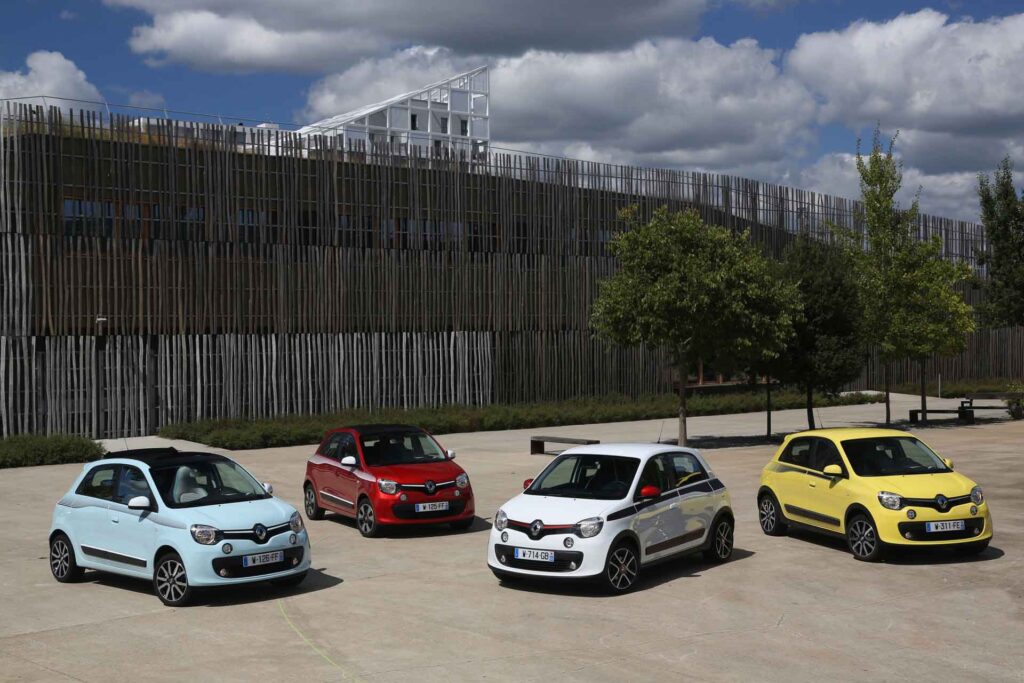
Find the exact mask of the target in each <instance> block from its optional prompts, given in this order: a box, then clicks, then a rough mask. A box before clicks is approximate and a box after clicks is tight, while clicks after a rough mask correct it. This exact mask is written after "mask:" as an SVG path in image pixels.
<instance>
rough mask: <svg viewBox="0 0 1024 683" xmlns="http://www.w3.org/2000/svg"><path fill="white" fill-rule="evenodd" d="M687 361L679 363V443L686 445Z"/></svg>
mask: <svg viewBox="0 0 1024 683" xmlns="http://www.w3.org/2000/svg"><path fill="white" fill-rule="evenodd" d="M686 375H687V372H686V363H685V362H680V364H679V441H678V443H679V445H680V446H685V445H686V380H687V376H686Z"/></svg>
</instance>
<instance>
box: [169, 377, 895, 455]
mask: <svg viewBox="0 0 1024 683" xmlns="http://www.w3.org/2000/svg"><path fill="white" fill-rule="evenodd" d="M879 400H881V398H880V397H879V396H877V395H874V394H846V395H842V396H834V397H829V396H817V397H815V405H816V406H819V407H824V406H830V405H854V404H860V403H873V402H877V401H879ZM677 401H678V399H677V398H676V396H675V395H673V394H659V395H655V396H643V397H640V398H630V397H626V396H616V395H613V396H605V397H602V398H590V399H575V400H570V401H559V402H549V403H523V404H516V405H493V406H479V407H477V406H438V407H434V408H414V409H411V410H401V409H396V408H389V409H383V410H378V411H370V410H346V411H342V412H339V413H332V414H323V415H285V416H282V417H278V418H272V419H261V420H203V421H200V422H184V423H179V424H172V425H167V426H166V427H164V428H162V429H161V430H160V436H163V437H166V438H170V439H184V440H186V441H194V442H197V443H203V444H206V445H208V446H214V447H217V448H227V449H229V450H247V449H254V448H270V447H274V446H299V445H308V444H314V443H319V441H320V440H321V438H322V437H323V434H324V432H325V431H327V430H328V429H331V428H333V427H340V426H344V425H346V424H360V423H368V422H395V423H404V424H414V425H419V426H420V427H423V428H424V429H426V430H427V431H430V432H433V433H435V434H454V433H458V432H477V431H499V430H505V429H533V428H539V427H552V426H557V425H572V424H596V423H602V422H630V421H635V420H653V419H662V418H666V419H667V418H672V417H675V416H676V415H677V414H678V404H677ZM687 405H688V408H689V414H690V415H691V416H698V415H728V414H735V413H748V412H757V411H761V410H764V409H765V395H764V392H763V391H746V392H741V393H737V392H729V393H704V394H698V395H696V396H692V397H691V398H690V399H689V400H688V402H687ZM772 406H773V408H774V409H776V410H784V409H787V408H802V407H803V406H804V396H803V394H802V393H801V392H798V391H791V390H783V391H777V392H775V393H774V394H773V395H772Z"/></svg>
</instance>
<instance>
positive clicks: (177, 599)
mask: <svg viewBox="0 0 1024 683" xmlns="http://www.w3.org/2000/svg"><path fill="white" fill-rule="evenodd" d="M153 590H155V591H156V596H157V597H158V598H160V602H162V603H164V604H165V605H167V606H168V607H183V606H184V605H187V604H188V603H189V601H190V600H191V599H192V595H193V588H192V586H191V585H189V582H188V574H187V573H186V571H185V563H184V562H183V561H182V559H181V557H180V556H179V555H178V553H173V552H171V553H164V554H163V555H161V556H160V557H158V558H157V560H156V566H155V567H153Z"/></svg>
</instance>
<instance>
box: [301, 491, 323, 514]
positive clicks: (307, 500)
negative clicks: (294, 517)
mask: <svg viewBox="0 0 1024 683" xmlns="http://www.w3.org/2000/svg"><path fill="white" fill-rule="evenodd" d="M302 498H303V502H304V507H305V508H306V517H307V518H308V519H313V520H317V519H323V518H324V509H323V508H322V507H320V504H319V503H318V502H317V500H316V491H314V490H313V485H312V484H306V489H305V491H304V493H303V494H302Z"/></svg>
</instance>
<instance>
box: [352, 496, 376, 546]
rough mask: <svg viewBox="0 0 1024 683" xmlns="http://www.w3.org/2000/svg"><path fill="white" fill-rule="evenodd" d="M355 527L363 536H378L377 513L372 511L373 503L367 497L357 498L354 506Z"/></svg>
mask: <svg viewBox="0 0 1024 683" xmlns="http://www.w3.org/2000/svg"><path fill="white" fill-rule="evenodd" d="M356 528H357V529H359V533H361V534H362V535H363V537H364V538H376V537H377V536H380V532H381V528H380V523H379V522H378V521H377V513H376V512H374V511H373V503H371V502H370V499H369V498H360V499H359V503H358V505H357V506H356Z"/></svg>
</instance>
